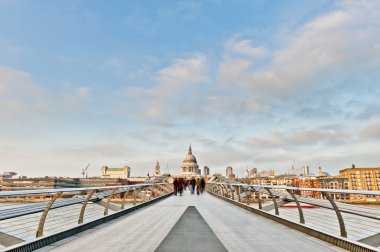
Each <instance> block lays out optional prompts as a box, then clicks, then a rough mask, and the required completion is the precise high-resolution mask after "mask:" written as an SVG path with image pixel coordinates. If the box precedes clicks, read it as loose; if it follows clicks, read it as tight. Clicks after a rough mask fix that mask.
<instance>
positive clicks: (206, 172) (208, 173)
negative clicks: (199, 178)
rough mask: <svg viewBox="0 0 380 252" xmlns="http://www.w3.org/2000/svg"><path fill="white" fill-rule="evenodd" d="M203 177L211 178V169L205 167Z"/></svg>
mask: <svg viewBox="0 0 380 252" xmlns="http://www.w3.org/2000/svg"><path fill="white" fill-rule="evenodd" d="M203 175H204V176H210V168H208V167H207V166H205V167H203Z"/></svg>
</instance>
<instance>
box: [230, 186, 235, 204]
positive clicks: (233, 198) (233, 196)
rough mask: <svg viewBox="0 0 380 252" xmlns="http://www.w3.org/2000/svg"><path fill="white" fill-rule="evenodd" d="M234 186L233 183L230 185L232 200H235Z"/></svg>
mask: <svg viewBox="0 0 380 252" xmlns="http://www.w3.org/2000/svg"><path fill="white" fill-rule="evenodd" d="M233 189H234V188H233V186H232V185H230V190H231V199H232V200H235V191H234V190H233Z"/></svg>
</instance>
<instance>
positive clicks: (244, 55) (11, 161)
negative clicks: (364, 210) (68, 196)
mask: <svg viewBox="0 0 380 252" xmlns="http://www.w3.org/2000/svg"><path fill="white" fill-rule="evenodd" d="M379 16H380V4H379V3H378V2H377V1H322V0H319V1H300V0H298V1H237V0H236V1H232V0H231V1H223V0H220V1H218V0H215V1H108V2H104V1H26V0H24V1H17V0H0V171H16V172H18V173H19V174H24V175H27V176H44V175H51V176H80V171H81V169H82V168H84V167H85V166H86V165H87V164H88V163H90V167H89V175H91V176H96V175H99V174H100V166H101V165H108V166H111V167H117V166H122V165H125V164H128V165H130V166H131V167H132V175H134V176H138V175H145V174H146V173H147V172H148V171H150V172H151V173H152V170H153V168H154V165H155V162H156V160H159V161H160V164H161V167H162V170H163V171H169V172H172V173H177V172H178V171H179V167H180V164H181V161H182V159H183V158H184V157H185V155H186V152H187V148H188V145H189V144H190V143H191V144H192V146H193V153H194V154H195V155H196V157H197V159H198V162H199V165H200V166H201V167H203V166H205V165H207V166H209V167H210V168H211V172H223V173H224V171H225V168H226V167H227V166H229V165H231V166H232V167H233V168H234V169H235V173H237V174H238V175H239V174H240V175H242V174H243V173H244V170H245V169H246V168H247V167H248V168H253V167H257V168H258V169H259V170H268V169H274V170H275V171H277V172H278V173H282V172H286V171H287V170H288V169H289V168H290V167H291V165H292V163H293V160H295V162H296V167H297V168H300V167H301V166H303V165H309V166H310V167H311V170H312V171H313V172H316V169H317V166H318V164H319V163H320V164H321V166H322V167H323V170H325V171H328V172H330V173H332V174H337V173H338V170H339V169H342V168H346V167H349V166H351V164H352V162H355V164H356V165H357V166H358V167H361V166H363V167H364V166H371V167H372V166H379V163H380V155H379V151H380V143H379V140H380V101H379V99H378V97H379V93H380V88H379V81H378V80H379V77H380V71H379V69H380V68H379V67H380V60H379V59H380V57H379V56H380V42H379V41H380V21H379V19H378V17H379ZM167 167H168V168H167Z"/></svg>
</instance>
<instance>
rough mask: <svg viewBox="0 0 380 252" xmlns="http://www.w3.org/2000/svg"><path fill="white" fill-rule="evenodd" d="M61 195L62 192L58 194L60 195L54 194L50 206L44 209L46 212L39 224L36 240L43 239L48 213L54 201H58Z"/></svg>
mask: <svg viewBox="0 0 380 252" xmlns="http://www.w3.org/2000/svg"><path fill="white" fill-rule="evenodd" d="M61 194H62V192H58V193H56V194H54V196H53V198H51V199H50V201H49V202H48V204H47V205H46V207H45V209H44V212H43V213H42V215H41V218H40V223H39V224H38V229H37V233H36V238H38V237H41V236H42V235H43V233H44V225H45V220H46V217H47V214H48V212H49V210H50V207H51V206H52V205H53V203H54V201H55V200H56V199H58V198H59V196H61Z"/></svg>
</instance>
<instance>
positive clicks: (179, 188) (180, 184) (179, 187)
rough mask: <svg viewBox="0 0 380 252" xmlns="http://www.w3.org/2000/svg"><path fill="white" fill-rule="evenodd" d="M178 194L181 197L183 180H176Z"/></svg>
mask: <svg viewBox="0 0 380 252" xmlns="http://www.w3.org/2000/svg"><path fill="white" fill-rule="evenodd" d="M178 192H179V196H182V192H183V178H179V179H178Z"/></svg>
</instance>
